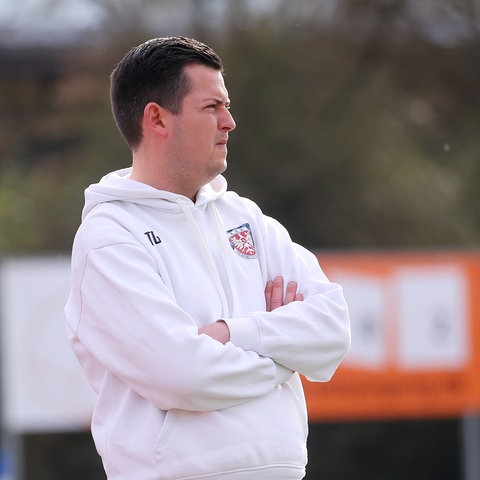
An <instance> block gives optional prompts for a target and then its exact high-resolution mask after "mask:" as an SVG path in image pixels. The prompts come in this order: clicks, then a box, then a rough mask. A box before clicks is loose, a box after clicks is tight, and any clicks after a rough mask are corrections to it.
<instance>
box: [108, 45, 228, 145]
mask: <svg viewBox="0 0 480 480" xmlns="http://www.w3.org/2000/svg"><path fill="white" fill-rule="evenodd" d="M191 64H202V65H206V66H208V67H211V68H214V69H216V70H220V71H223V65H222V60H221V59H220V57H219V56H218V55H217V54H216V53H215V52H214V51H213V50H212V49H211V48H210V47H208V46H207V45H204V44H203V43H201V42H199V41H197V40H194V39H192V38H186V37H163V38H153V39H151V40H148V41H146V42H145V43H142V44H141V45H139V46H138V47H135V48H132V49H131V50H130V51H129V52H128V53H127V54H126V55H125V56H124V57H123V59H122V60H121V61H120V63H119V64H118V65H117V66H116V67H115V69H114V70H113V72H112V74H111V77H110V99H111V103H112V112H113V116H114V118H115V122H116V124H117V127H118V129H119V130H120V132H121V134H122V135H123V137H124V138H125V140H126V142H127V144H128V145H129V147H130V149H134V148H135V147H137V146H138V145H139V144H140V142H141V140H142V127H141V120H142V116H143V110H144V108H145V105H147V104H148V103H149V102H156V103H158V104H159V105H160V106H162V107H163V108H166V109H167V110H169V111H170V112H172V113H174V114H177V113H180V111H181V108H182V101H183V98H184V96H185V95H186V94H187V93H188V92H189V90H190V88H191V84H190V79H189V78H188V76H187V75H186V73H185V71H184V67H185V66H187V65H191Z"/></svg>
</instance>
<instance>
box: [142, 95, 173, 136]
mask: <svg viewBox="0 0 480 480" xmlns="http://www.w3.org/2000/svg"><path fill="white" fill-rule="evenodd" d="M168 113H169V112H168V111H167V110H165V109H164V108H163V107H161V106H160V105H159V104H158V103H155V102H150V103H147V105H145V108H144V110H143V131H144V132H145V131H146V130H149V131H152V132H155V133H156V134H157V135H159V134H160V135H165V133H166V125H167V122H166V119H167V117H168Z"/></svg>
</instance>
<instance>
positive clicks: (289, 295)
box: [283, 280, 297, 305]
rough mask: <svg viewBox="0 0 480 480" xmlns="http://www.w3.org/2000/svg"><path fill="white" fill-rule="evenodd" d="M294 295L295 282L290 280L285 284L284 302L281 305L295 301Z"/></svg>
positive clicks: (295, 289)
mask: <svg viewBox="0 0 480 480" xmlns="http://www.w3.org/2000/svg"><path fill="white" fill-rule="evenodd" d="M296 294H297V282H295V281H294V280H292V281H291V282H288V283H287V290H286V292H285V301H284V302H283V304H284V305H287V303H290V302H293V301H294V300H295V296H296Z"/></svg>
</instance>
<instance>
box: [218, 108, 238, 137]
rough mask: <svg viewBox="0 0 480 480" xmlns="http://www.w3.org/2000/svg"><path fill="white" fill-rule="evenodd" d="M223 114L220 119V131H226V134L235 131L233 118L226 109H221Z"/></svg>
mask: <svg viewBox="0 0 480 480" xmlns="http://www.w3.org/2000/svg"><path fill="white" fill-rule="evenodd" d="M223 112H224V114H223V115H222V118H221V120H220V129H221V130H226V131H227V132H231V131H232V130H234V129H235V127H236V126H237V124H236V123H235V120H234V119H233V116H232V114H231V113H230V110H229V109H228V108H227V107H224V108H223Z"/></svg>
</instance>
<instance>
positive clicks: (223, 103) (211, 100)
mask: <svg viewBox="0 0 480 480" xmlns="http://www.w3.org/2000/svg"><path fill="white" fill-rule="evenodd" d="M208 102H214V103H215V104H217V105H227V106H228V105H230V99H229V98H227V99H226V100H225V101H223V100H222V99H220V98H218V97H211V98H206V99H205V103H208Z"/></svg>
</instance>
